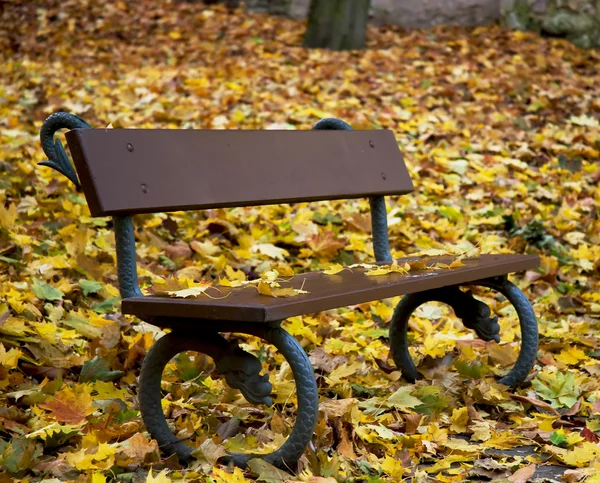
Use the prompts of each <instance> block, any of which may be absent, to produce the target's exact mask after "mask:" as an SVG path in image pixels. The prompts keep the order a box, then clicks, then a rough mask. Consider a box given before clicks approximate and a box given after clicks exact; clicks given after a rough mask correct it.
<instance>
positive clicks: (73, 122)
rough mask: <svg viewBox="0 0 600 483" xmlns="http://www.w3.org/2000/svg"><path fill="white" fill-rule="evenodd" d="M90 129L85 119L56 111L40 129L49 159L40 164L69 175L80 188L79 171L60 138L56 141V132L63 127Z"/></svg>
mask: <svg viewBox="0 0 600 483" xmlns="http://www.w3.org/2000/svg"><path fill="white" fill-rule="evenodd" d="M78 128H81V129H90V128H91V126H90V125H89V124H88V123H87V122H85V121H84V120H83V119H81V118H79V117H77V116H75V115H73V114H69V113H67V112H55V113H54V114H52V115H51V116H49V117H48V118H47V119H46V120H45V121H44V124H43V125H42V129H41V130H40V141H41V143H42V149H43V150H44V153H46V156H48V159H47V160H46V161H42V162H40V163H38V164H40V165H42V166H48V167H49V168H52V169H54V170H56V171H58V172H59V173H61V174H62V175H63V176H65V177H67V178H68V179H69V180H70V181H71V182H72V183H73V184H74V185H75V186H76V187H77V188H80V186H81V185H80V184H79V179H78V178H77V173H76V172H75V169H74V168H73V165H72V164H71V161H70V160H69V157H68V156H67V153H66V151H65V148H63V145H62V143H61V142H60V140H59V139H57V140H56V141H54V134H55V133H56V131H59V130H61V129H78Z"/></svg>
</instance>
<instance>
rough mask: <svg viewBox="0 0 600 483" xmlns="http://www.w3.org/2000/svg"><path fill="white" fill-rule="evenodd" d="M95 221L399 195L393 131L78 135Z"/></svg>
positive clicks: (403, 185)
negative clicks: (132, 215) (107, 217)
mask: <svg viewBox="0 0 600 483" xmlns="http://www.w3.org/2000/svg"><path fill="white" fill-rule="evenodd" d="M66 137H67V142H68V145H69V149H70V151H71V154H72V156H73V159H74V161H75V166H76V168H77V173H78V175H79V179H80V181H81V185H82V188H83V191H84V194H85V197H86V199H87V202H88V205H89V207H90V211H91V213H92V215H93V216H105V215H131V214H135V213H150V212H168V211H180V210H190V209H206V208H218V207H234V206H254V205H262V204H275V203H292V202H302V201H318V200H334V199H349V198H361V197H373V196H384V195H398V194H404V193H408V192H410V191H412V190H413V184H412V181H411V179H410V176H409V174H408V171H407V169H406V166H405V164H404V161H403V159H402V154H401V153H400V150H399V148H398V144H397V142H396V140H395V138H394V135H393V133H392V131H388V130H376V131H331V130H327V131H275V130H274V131H245V130H244V131H241V130H240V131H231V130H230V131H222V130H216V131H215V130H163V129H73V130H71V131H69V132H68V133H67V135H66Z"/></svg>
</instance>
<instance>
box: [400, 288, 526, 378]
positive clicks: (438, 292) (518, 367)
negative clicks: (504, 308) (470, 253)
mask: <svg viewBox="0 0 600 483" xmlns="http://www.w3.org/2000/svg"><path fill="white" fill-rule="evenodd" d="M465 285H480V286H485V287H489V288H491V289H494V290H496V291H498V292H500V293H501V294H503V295H504V296H505V297H506V298H507V299H508V300H509V302H510V303H511V304H512V305H513V306H514V307H515V309H516V311H517V315H518V316H519V322H520V325H521V350H520V352H519V357H518V358H517V361H516V363H515V365H514V366H513V368H512V369H511V370H510V372H509V373H508V374H507V375H506V376H504V377H503V378H501V379H500V382H501V383H502V384H506V385H507V386H516V385H518V384H519V383H521V382H523V381H524V380H525V379H526V378H527V375H528V374H529V371H531V369H532V367H533V365H534V363H535V358H536V356H537V349H538V326H537V321H536V317H535V313H534V311H533V307H532V306H531V303H530V302H529V299H528V298H527V296H526V295H525V294H524V293H523V292H522V291H521V290H520V289H519V288H518V287H517V286H516V285H514V284H512V283H511V282H509V281H508V279H507V278H506V277H494V278H490V279H486V280H478V281H477V282H473V283H466V284H465ZM427 302H443V303H446V304H448V305H450V306H451V307H452V309H453V310H454V312H455V314H456V316H457V317H460V318H461V319H462V321H463V323H464V325H465V326H466V327H468V328H470V329H473V330H475V332H476V333H477V335H478V336H479V337H480V338H482V339H483V340H487V341H490V340H494V341H496V342H500V337H499V335H498V334H499V332H500V326H499V324H498V318H497V317H491V318H490V309H489V307H487V305H486V304H484V303H483V302H481V301H479V300H476V299H475V298H474V297H473V296H472V294H471V293H470V292H467V293H465V292H463V291H462V290H460V289H459V288H458V287H457V286H452V287H444V288H441V289H434V290H427V291H425V292H417V293H413V294H408V295H406V296H404V297H403V298H402V300H400V302H399V303H398V305H397V306H396V309H395V310H394V314H393V316H392V321H391V325H390V351H391V354H392V358H393V359H394V362H395V363H396V366H397V367H398V368H399V369H400V370H401V371H402V376H403V377H404V378H405V379H406V380H408V381H410V382H414V381H416V380H417V379H421V378H422V375H421V374H420V373H419V371H418V369H417V367H416V366H415V363H414V362H413V360H412V357H411V356H410V353H409V350H408V349H409V345H408V337H407V333H408V321H409V319H410V316H411V315H412V313H413V312H414V311H415V310H416V309H417V307H419V306H420V305H422V304H424V303H427ZM484 306H485V307H484Z"/></svg>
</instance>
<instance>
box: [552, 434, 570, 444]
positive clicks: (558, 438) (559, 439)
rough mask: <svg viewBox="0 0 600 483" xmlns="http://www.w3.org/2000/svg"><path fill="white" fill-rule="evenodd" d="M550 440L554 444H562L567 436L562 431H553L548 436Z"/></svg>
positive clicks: (565, 441)
mask: <svg viewBox="0 0 600 483" xmlns="http://www.w3.org/2000/svg"><path fill="white" fill-rule="evenodd" d="M550 442H551V443H552V444H554V445H556V446H562V445H564V444H566V443H567V437H566V436H565V433H564V432H557V431H555V432H554V433H552V436H550Z"/></svg>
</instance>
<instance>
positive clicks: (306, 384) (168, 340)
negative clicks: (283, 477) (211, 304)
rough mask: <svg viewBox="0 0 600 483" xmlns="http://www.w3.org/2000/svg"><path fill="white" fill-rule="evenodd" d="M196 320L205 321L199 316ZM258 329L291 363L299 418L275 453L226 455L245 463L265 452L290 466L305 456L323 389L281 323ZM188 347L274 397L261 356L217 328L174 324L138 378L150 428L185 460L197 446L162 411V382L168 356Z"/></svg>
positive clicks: (262, 399) (249, 394)
mask: <svg viewBox="0 0 600 483" xmlns="http://www.w3.org/2000/svg"><path fill="white" fill-rule="evenodd" d="M197 323H198V324H202V323H206V321H202V320H198V321H197ZM255 335H257V336H259V337H262V338H263V339H265V340H266V341H267V342H269V343H271V344H273V345H274V346H275V347H276V348H277V350H279V352H280V353H281V354H282V355H283V356H284V357H285V359H286V360H287V361H288V363H289V364H290V367H291V369H292V373H293V376H294V380H295V381H296V393H297V396H298V414H297V416H296V423H295V425H294V428H293V429H292V432H291V434H290V435H289V437H288V439H287V440H286V442H285V443H284V444H283V446H281V448H279V449H278V450H276V451H275V452H273V453H271V454H267V455H253V454H241V453H231V454H229V455H227V456H225V457H224V458H223V459H224V460H225V461H231V462H233V463H235V464H236V465H238V466H241V467H245V466H246V465H247V463H248V461H249V460H250V459H252V458H263V459H265V460H267V461H269V462H270V463H272V464H274V465H276V466H279V467H282V468H286V467H287V468H289V467H291V466H293V465H295V464H296V462H297V461H298V459H299V458H300V456H302V453H303V452H304V450H305V448H306V446H307V445H308V443H310V440H311V439H312V435H313V432H314V428H315V425H316V424H317V416H318V411H319V394H318V390H317V384H316V380H315V374H314V372H313V369H312V366H311V363H310V361H309V360H308V356H307V355H306V353H305V352H304V350H303V349H302V347H301V346H300V344H298V342H297V341H296V339H294V338H293V337H292V336H291V335H290V334H288V333H287V332H286V331H285V330H283V329H282V328H281V327H271V328H265V329H263V330H260V331H256V334H255ZM185 351H197V352H202V353H204V354H207V355H209V356H211V357H212V358H213V359H214V361H215V366H216V368H217V370H219V371H220V372H222V374H223V375H224V377H225V380H226V382H227V383H228V384H229V385H230V386H231V387H235V388H239V389H240V390H241V391H242V394H244V397H245V398H246V399H248V401H250V402H252V403H266V404H269V405H270V403H271V398H270V397H269V394H270V392H271V384H270V383H269V382H268V377H266V376H265V375H260V370H261V368H262V367H261V364H260V362H258V360H257V359H256V358H255V357H254V356H252V355H251V354H249V353H247V352H245V351H243V350H242V349H241V348H240V347H239V346H238V345H237V344H236V343H232V342H228V341H226V340H225V339H224V338H223V337H221V336H220V335H219V334H217V333H203V334H187V333H183V332H179V331H177V330H175V331H173V332H171V333H169V334H167V335H166V336H164V337H162V338H161V339H159V340H158V342H156V343H155V344H154V345H153V346H152V347H151V348H150V350H149V351H148V354H147V355H146V357H145V358H144V362H143V364H142V371H141V373H140V379H139V401H140V411H141V413H142V418H143V420H144V424H145V425H146V428H147V429H148V432H149V433H150V434H151V435H152V437H153V438H155V439H156V440H157V441H158V444H159V446H160V447H161V449H162V450H163V451H165V452H167V453H175V454H177V455H178V456H179V457H180V458H181V459H183V460H187V459H189V458H190V457H191V456H192V452H193V450H194V448H192V447H191V446H188V445H187V444H185V443H184V442H183V441H181V440H179V439H178V438H177V437H176V436H175V435H174V434H173V432H172V431H171V429H170V428H169V426H168V424H167V421H166V419H165V416H164V414H163V411H162V405H161V399H162V396H161V389H160V383H161V379H162V373H163V370H164V368H165V366H166V364H167V363H168V362H169V360H171V358H173V357H174V356H175V355H177V354H179V353H180V352H185Z"/></svg>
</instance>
